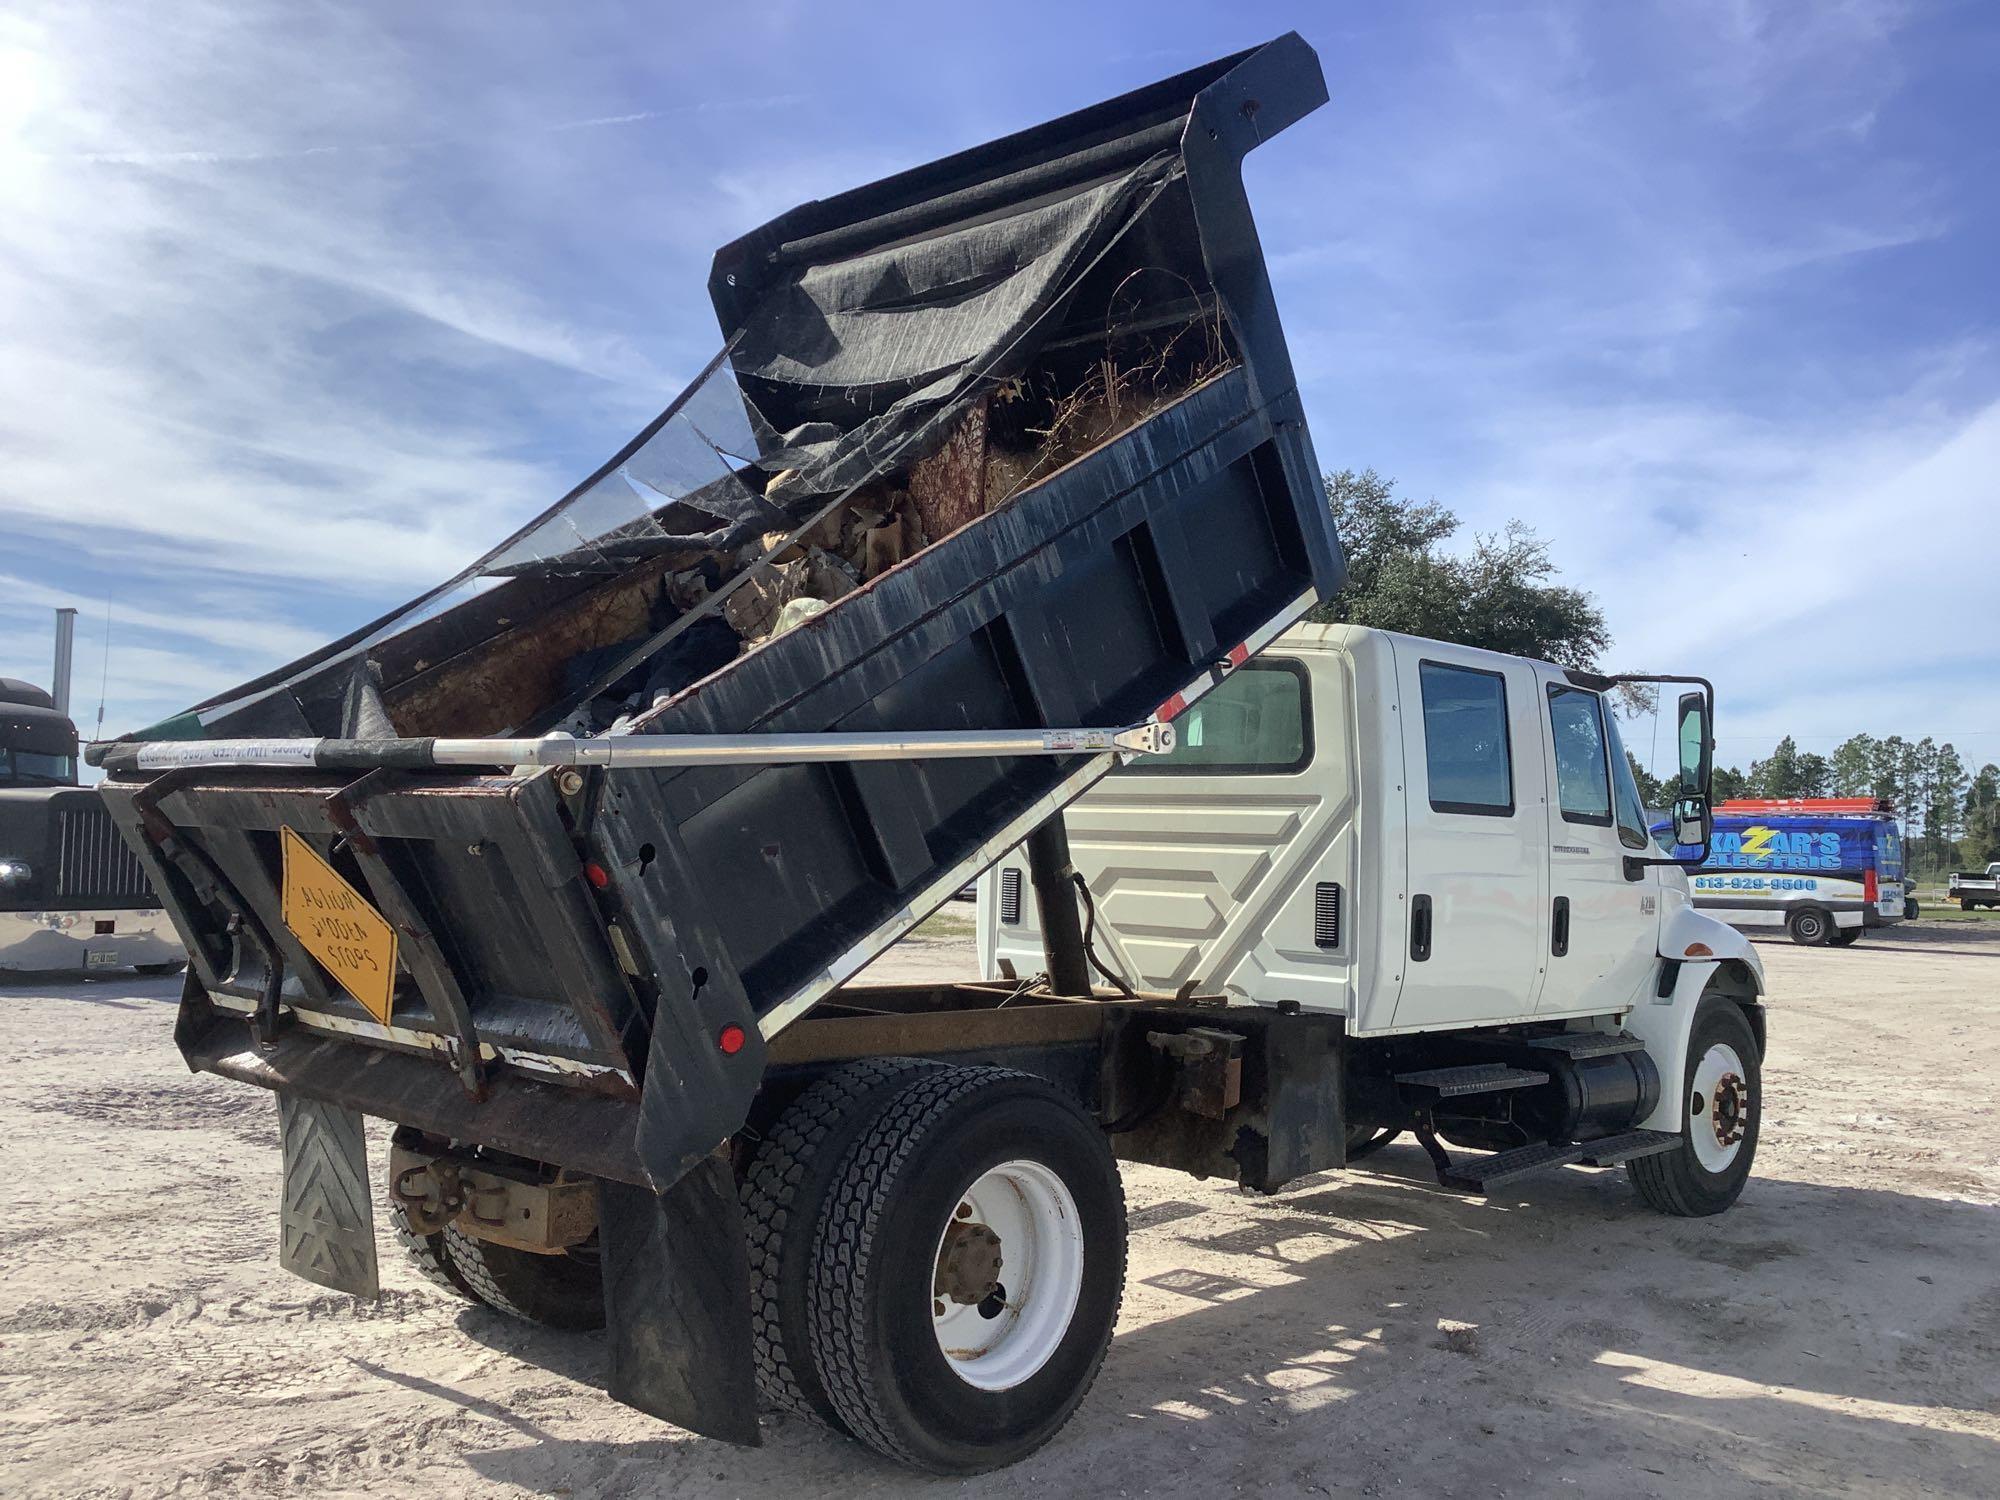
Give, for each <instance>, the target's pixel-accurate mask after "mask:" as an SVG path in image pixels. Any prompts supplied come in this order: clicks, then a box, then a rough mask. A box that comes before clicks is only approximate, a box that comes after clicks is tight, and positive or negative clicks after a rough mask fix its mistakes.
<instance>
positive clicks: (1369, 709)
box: [979, 625, 1764, 1132]
mask: <svg viewBox="0 0 2000 1500" xmlns="http://www.w3.org/2000/svg"><path fill="white" fill-rule="evenodd" d="M1603 683H1604V680H1603V679H1595V678H1591V677H1589V676H1588V675H1586V674H1578V673H1573V672H1570V671H1567V670H1566V669H1564V668H1562V667H1558V666H1553V665H1550V664H1549V663H1546V662H1536V661H1528V660H1524V659H1522V658H1520V657H1512V656H1505V655H1500V654H1498V653H1495V652H1490V651H1481V650H1476V649H1473V648H1470V647H1466V646H1456V645H1449V644H1446V643H1444V642H1441V641H1431V640H1422V639H1419V638H1416V637H1412V636H1406V635H1397V634H1392V633H1388V632H1384V631H1378V630H1372V629H1367V628H1364V627H1360V626H1352V625H1302V626H1296V627H1294V628H1292V629H1291V630H1289V631H1287V632H1286V633H1285V634H1284V635H1283V636H1281V637H1280V638H1279V639H1278V641H1277V642H1275V643H1274V644H1273V645H1272V646H1271V647H1270V648H1268V649H1267V650H1265V651H1264V652H1262V653H1261V654H1259V655H1258V656H1256V657H1255V658H1253V659H1251V660H1250V661H1248V662H1247V663H1245V664H1244V665H1242V666H1241V667H1239V668H1237V669H1236V670H1235V671H1233V672H1231V673H1230V674H1228V675H1227V676H1225V677H1223V678H1222V679H1221V680H1220V681H1219V682H1218V684H1217V685H1216V686H1215V687H1214V688H1213V689H1212V690H1211V691H1209V692H1208V693H1207V695H1206V696H1204V697H1202V698H1201V699H1200V700H1199V701H1197V702H1195V703H1194V704H1193V705H1191V706H1190V707H1188V708H1187V709H1186V711H1185V712H1184V713H1183V714H1182V715H1181V716H1180V717H1179V718H1178V719H1177V720H1176V721H1175V723H1176V727H1177V729H1178V732H1179V745H1178V748H1177V749H1176V750H1175V751H1174V752H1173V753H1172V754H1170V755H1166V756H1155V757H1146V758H1144V759H1142V760H1140V761H1138V762H1136V763H1134V764H1132V765H1129V766H1127V767H1126V768H1125V769H1124V770H1123V771H1121V772H1119V773H1117V774H1115V775H1113V776H1111V777H1109V778H1107V779H1106V780H1105V781H1103V782H1101V783H1100V784H1099V785H1098V786H1097V787H1096V788H1095V789H1093V790H1092V791H1091V792H1090V793H1088V794H1087V795H1086V796H1084V797H1083V798H1082V799H1080V800H1079V801H1077V802H1075V803H1073V804H1071V806H1070V807H1069V809H1068V810H1067V813H1066V818H1067V823H1068V832H1069V841H1070V851H1071V860H1072V863H1073V865H1074V868H1075V869H1076V871H1077V872H1078V873H1079V874H1080V875H1081V876H1082V877H1083V880H1084V882H1085V885H1086V886H1087V890H1088V894H1089V898H1090V906H1091V907H1092V908H1093V910H1094V917H1095V926H1094V932H1093V934H1092V938H1093V946H1094V947H1095V949H1096V952H1097V954H1098V956H1099V958H1100V960H1101V961H1102V962H1103V964H1104V965H1105V966H1106V967H1107V968H1108V969H1109V970H1112V971H1114V972H1115V973H1116V975H1117V976H1118V978H1120V979H1122V980H1123V981H1125V982H1126V983H1129V984H1130V985H1131V986H1132V987H1133V988H1134V989H1138V990H1164V991H1175V990H1180V989H1182V988H1183V987H1189V986H1191V987H1193V988H1194V989H1197V990H1200V991H1202V992H1205V993H1221V994H1225V995H1227V996H1228V997H1229V998H1230V999H1231V1000H1232V1001H1235V1002H1241V1003H1244V1004H1253V1005H1263V1006H1277V1007H1282V1008H1285V1009H1291V1008H1297V1009H1299V1010H1302V1011H1318V1012H1329V1013H1332V1014H1336V1015H1339V1016H1342V1017H1344V1018H1345V1023H1346V1032H1347V1035H1348V1036H1349V1037H1351V1038H1357V1039H1365V1038H1394V1037H1406V1036H1412V1035H1416V1034H1424V1033H1440V1032H1466V1031H1468V1030H1477V1029H1489V1030H1498V1031H1501V1032H1505V1031H1506V1030H1507V1029H1508V1028H1516V1029H1518V1028H1529V1029H1541V1030H1546V1029H1547V1026H1548V1023H1557V1024H1558V1026H1559V1027H1561V1028H1563V1029H1571V1030H1591V1031H1601V1032H1604V1033H1607V1034H1617V1035H1621V1036H1624V1037H1628V1038H1637V1039H1639V1040H1640V1041H1643V1043H1644V1046H1645V1050H1646V1052H1647V1053H1648V1054H1650V1056H1651V1058H1652V1060H1653V1061H1654V1063H1655V1064H1656V1065H1657V1067H1658V1069H1659V1072H1660V1075H1661V1076H1662V1077H1663V1078H1666V1079H1674V1078H1677V1077H1679V1076H1680V1075H1681V1074H1682V1072H1683V1070H1684V1067H1685V1065H1686V1062H1687V1057H1686V1049H1687V1034H1688V1031H1689V1029H1690V1026H1691V1024H1692V1021H1693V1017H1694V1013H1695V1010H1696V1007H1697V1005H1698V1003H1699V1002H1700V1001H1701V1000H1702V998H1703V997H1704V995H1705V994H1707V993H1710V992H1713V991H1716V990H1718V989H1720V990H1722V991H1726V992H1727V993H1729V994H1731V995H1733V996H1735V997H1736V998H1737V999H1738V1000H1739V1001H1742V1002H1744V1004H1745V1008H1746V1013H1747V1014H1749V1015H1750V1017H1751V1020H1752V1024H1753V1025H1754V1026H1755V1027H1756V1028H1757V1030H1758V1045H1759V1046H1760V1047H1761V1045H1762V1035H1761V1014H1762V1013H1761V1010H1760V1009H1758V1008H1757V1007H1756V1005H1755V1003H1754V1002H1755V998H1756V996H1757V995H1759V994H1761V992H1762V990H1763V988H1764V981H1763V967H1762V963H1761V961H1760V960H1759V958H1758V956H1757V954H1756V952H1755V951H1754V949H1753V948H1752V947H1751V945H1750V943H1749V942H1748V941H1747V940H1746V939H1745V937H1744V936H1743V935H1742V934H1741V933H1739V932H1737V931H1736V930H1735V929H1733V928H1731V927H1729V926H1727V925H1725V924H1724V923H1722V922H1719V921H1716V920H1715V919H1713V918H1711V917H1708V916H1705V915H1703V914H1701V913H1699V912H1696V911H1695V910H1693V908H1692V907H1691V905H1690V902H1689V895H1688V882H1687V878H1686V876H1685V875H1684V874H1683V873H1682V872H1681V870H1680V869H1679V868H1678V867H1676V866H1674V865H1672V864H1669V863H1664V862H1661V861H1660V860H1659V859H1658V855H1659V852H1660V851H1659V850H1658V849H1657V848H1655V847H1654V846H1653V844H1652V842H1651V840H1650V839H1649V837H1648V833H1647V820H1646V816H1645V812H1644V809H1643V807H1642V805H1641V803H1640V800H1639V795H1638V792H1637V789H1636V788H1635V786H1634V784H1633V781H1632V777H1631V773H1630V771H1629V769H1628V766H1627V763H1626V758H1625V752H1624V750H1623V747H1622V746H1621V745H1620V743H1619V739H1618V729H1617V720H1616V714H1615V712H1614V711H1613V705H1612V704H1611V703H1609V702H1607V701H1606V699H1605V697H1604V696H1603V693H1602V692H1601V691H1600V690H1599V687H1600V686H1601V685H1603ZM1026 873H1027V867H1026V863H1025V859H1024V857H1023V856H1022V855H1021V854H1020V852H1019V851H1016V852H1015V853H1014V854H1013V855H1010V856H1009V857H1008V858H1007V859H1006V860H1004V861H1002V863H1001V864H1000V865H998V866H997V867H995V868H994V869H993V870H991V871H989V872H988V873H987V875H986V876H985V877H983V879H982V883H981V888H980V898H981V899H980V903H979V914H980V920H979V944H980V962H981V966H982V970H983V971H984V973H985V974H986V976H987V977H989V978H993V977H1000V976H1005V975H1010V974H1012V975H1023V974H1029V973H1033V972H1034V971H1035V970H1036V969H1037V968H1038V967H1039V966H1040V964H1041V959H1042V951H1043V950H1042V942H1041V935H1040V933H1039V931H1038V930H1037V928H1036V926H1035V920H1036V919H1035V910H1036V908H1035V904H1034V903H1033V902H1030V901H1023V900H1022V899H1021V897H1020V892H1021V889H1022V882H1023V880H1024V879H1025V877H1026ZM1676 1095H1677V1091H1676V1090H1675V1089H1673V1088H1672V1087H1667V1088H1664V1089H1661V1090H1660V1097H1659V1100H1658V1103H1657V1105H1656V1106H1655V1107H1654V1108H1652V1109H1651V1110H1650V1112H1649V1113H1648V1114H1647V1115H1646V1116H1645V1117H1644V1118H1642V1119H1640V1120H1638V1121H1636V1122H1635V1123H1636V1124H1637V1125H1638V1126H1640V1127H1642V1128H1645V1129H1650V1130H1662V1131H1674V1132H1679V1131H1682V1130H1683V1129H1684V1128H1685V1127H1686V1125H1687V1123H1688V1120H1687V1113H1686V1112H1687V1111H1689V1110H1690V1109H1692V1107H1693V1104H1692V1098H1691V1097H1690V1099H1688V1100H1683V1099H1680V1098H1678V1097H1677V1096H1676Z"/></svg>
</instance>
